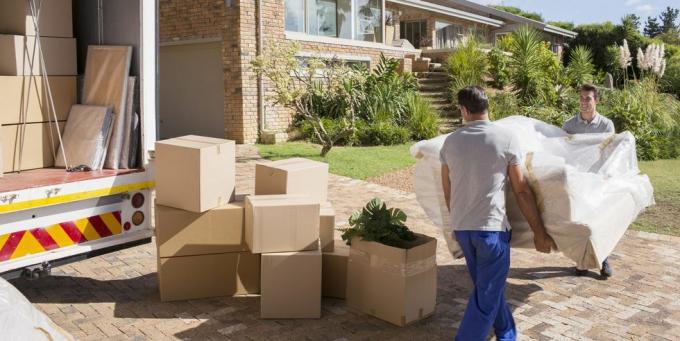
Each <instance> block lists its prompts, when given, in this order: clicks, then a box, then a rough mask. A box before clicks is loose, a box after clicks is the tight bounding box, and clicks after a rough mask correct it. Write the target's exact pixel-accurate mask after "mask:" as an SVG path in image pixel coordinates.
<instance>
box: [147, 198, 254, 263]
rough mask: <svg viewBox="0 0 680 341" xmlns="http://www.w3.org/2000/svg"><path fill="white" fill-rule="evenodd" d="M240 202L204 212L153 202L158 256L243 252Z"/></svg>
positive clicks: (245, 247)
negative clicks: (154, 204) (154, 205)
mask: <svg viewBox="0 0 680 341" xmlns="http://www.w3.org/2000/svg"><path fill="white" fill-rule="evenodd" d="M243 205H244V204H243V202H234V203H231V204H226V205H223V206H219V207H216V208H214V209H212V210H210V211H206V212H203V213H196V212H190V211H185V210H180V209H176V208H172V207H167V206H162V205H156V244H157V245H158V256H159V257H179V256H197V255H207V254H215V253H224V252H244V251H248V248H247V246H246V244H245V242H244V240H243Z"/></svg>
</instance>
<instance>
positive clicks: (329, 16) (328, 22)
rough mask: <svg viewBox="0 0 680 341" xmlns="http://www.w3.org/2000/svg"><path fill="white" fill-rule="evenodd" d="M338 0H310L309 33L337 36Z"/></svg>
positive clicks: (308, 11) (308, 8)
mask: <svg viewBox="0 0 680 341" xmlns="http://www.w3.org/2000/svg"><path fill="white" fill-rule="evenodd" d="M337 13H338V10H337V4H336V0H309V1H308V3H307V15H308V17H307V33H309V34H312V35H315V36H326V37H337V36H338V25H337V22H336V20H337Z"/></svg>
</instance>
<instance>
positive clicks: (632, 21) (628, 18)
mask: <svg viewBox="0 0 680 341" xmlns="http://www.w3.org/2000/svg"><path fill="white" fill-rule="evenodd" d="M621 21H622V23H623V26H630V27H633V28H635V30H636V31H639V30H640V17H639V16H637V15H636V14H632V13H631V14H626V15H625V16H624V17H623V19H621Z"/></svg>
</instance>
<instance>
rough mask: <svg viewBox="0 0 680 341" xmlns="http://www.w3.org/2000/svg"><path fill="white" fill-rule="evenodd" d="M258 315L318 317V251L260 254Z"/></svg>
mask: <svg viewBox="0 0 680 341" xmlns="http://www.w3.org/2000/svg"><path fill="white" fill-rule="evenodd" d="M261 286H262V290H261V297H260V316H261V317H262V318H320V317H321V251H319V250H315V251H304V252H285V253H264V254H262V285H261Z"/></svg>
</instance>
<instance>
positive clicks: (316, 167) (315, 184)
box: [255, 158, 328, 203]
mask: <svg viewBox="0 0 680 341" xmlns="http://www.w3.org/2000/svg"><path fill="white" fill-rule="evenodd" d="M265 194H304V195H309V196H311V197H312V198H314V199H315V200H317V201H318V202H319V203H322V202H325V201H326V200H327V196H328V164H327V163H323V162H318V161H312V160H309V159H303V158H293V159H287V160H280V161H274V162H271V163H261V164H257V165H255V195H265Z"/></svg>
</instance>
